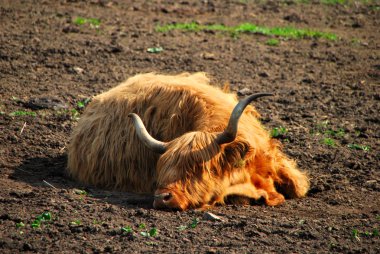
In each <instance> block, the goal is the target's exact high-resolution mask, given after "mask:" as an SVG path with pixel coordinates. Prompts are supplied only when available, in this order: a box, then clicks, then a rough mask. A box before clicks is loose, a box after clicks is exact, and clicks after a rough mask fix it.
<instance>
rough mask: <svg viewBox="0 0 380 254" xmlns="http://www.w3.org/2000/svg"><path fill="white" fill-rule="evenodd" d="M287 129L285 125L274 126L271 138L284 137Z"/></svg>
mask: <svg viewBox="0 0 380 254" xmlns="http://www.w3.org/2000/svg"><path fill="white" fill-rule="evenodd" d="M286 133H288V130H287V129H286V128H285V127H275V128H273V129H272V130H271V132H270V135H271V137H273V138H279V137H285V135H286Z"/></svg>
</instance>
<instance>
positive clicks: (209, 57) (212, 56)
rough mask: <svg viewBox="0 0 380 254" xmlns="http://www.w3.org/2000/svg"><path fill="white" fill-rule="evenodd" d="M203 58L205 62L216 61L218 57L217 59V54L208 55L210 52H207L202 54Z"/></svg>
mask: <svg viewBox="0 0 380 254" xmlns="http://www.w3.org/2000/svg"><path fill="white" fill-rule="evenodd" d="M201 57H202V58H203V59H205V60H215V59H216V57H215V54H213V53H208V52H205V53H202V54H201Z"/></svg>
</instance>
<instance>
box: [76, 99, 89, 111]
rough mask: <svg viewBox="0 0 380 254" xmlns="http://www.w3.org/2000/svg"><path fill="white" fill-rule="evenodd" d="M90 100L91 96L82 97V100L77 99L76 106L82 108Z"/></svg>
mask: <svg viewBox="0 0 380 254" xmlns="http://www.w3.org/2000/svg"><path fill="white" fill-rule="evenodd" d="M90 101H91V98H86V99H84V100H82V101H78V102H77V107H78V108H79V109H82V108H84V107H85V106H86V105H87V104H88V103H89V102H90Z"/></svg>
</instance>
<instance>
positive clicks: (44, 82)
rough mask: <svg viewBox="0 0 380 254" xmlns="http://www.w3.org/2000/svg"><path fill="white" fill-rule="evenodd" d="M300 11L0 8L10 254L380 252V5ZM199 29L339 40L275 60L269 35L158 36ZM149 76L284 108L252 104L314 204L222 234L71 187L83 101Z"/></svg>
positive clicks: (163, 5) (193, 214) (42, 1)
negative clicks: (200, 82) (162, 29)
mask: <svg viewBox="0 0 380 254" xmlns="http://www.w3.org/2000/svg"><path fill="white" fill-rule="evenodd" d="M298 2H299V1H238V0H236V1H211V0H205V1H192V0H185V1H170V0H169V1H159V0H152V1H151V0H145V1H111V0H91V1H81V0H59V1H48V0H39V1H37V0H33V1H25V0H0V99H1V101H0V112H1V113H0V186H1V187H0V252H1V253H17V252H24V251H25V252H38V253H104V252H114V253H121V252H125V253H134V252H168V253H192V252H195V253H327V252H333V253H380V239H379V229H380V198H379V192H380V173H379V165H380V156H379V155H380V148H379V145H380V139H379V138H380V128H379V122H380V114H379V112H380V106H379V105H380V61H379V59H380V50H379V49H380V18H379V17H380V12H379V9H380V4H379V2H376V1H372V3H369V4H363V3H355V4H350V5H344V6H343V5H326V4H321V3H319V1H310V2H312V3H309V4H302V3H298ZM77 17H85V18H97V19H100V21H101V23H100V26H99V27H98V28H96V27H94V26H93V25H90V24H88V23H87V24H83V25H77V24H75V23H74V19H75V18H77ZM191 21H197V22H199V23H200V24H214V23H218V24H225V25H237V24H240V23H244V22H251V23H255V24H258V25H262V26H269V27H272V26H293V27H297V28H311V29H314V30H319V31H324V32H332V33H335V34H337V35H338V36H339V37H340V39H339V40H336V41H328V40H325V39H301V40H294V39H291V40H286V39H281V38H280V45H278V46H269V45H267V44H266V41H267V40H268V37H265V36H262V35H257V34H244V35H240V36H239V37H238V38H234V37H231V36H230V35H229V34H226V33H220V32H212V31H204V32H183V31H171V32H167V33H159V32H156V31H155V29H154V28H155V26H156V25H158V24H169V23H173V22H191ZM152 47H162V48H163V49H164V50H163V51H162V52H160V53H156V54H153V53H149V52H147V49H148V48H152ZM152 71H154V72H160V73H180V72H184V71H188V72H195V71H205V72H207V73H208V74H209V75H210V77H212V79H213V80H214V81H215V82H216V83H218V84H219V85H223V84H225V83H227V82H228V83H230V85H231V89H232V90H233V91H236V92H238V91H240V93H243V94H244V93H251V92H261V91H269V92H274V93H276V94H277V96H275V97H273V98H270V99H265V100H261V101H260V102H259V103H256V104H255V105H256V106H257V108H258V110H259V112H260V113H261V114H262V122H263V124H264V125H265V126H266V128H268V130H270V129H273V128H275V127H280V126H282V127H284V128H286V129H287V133H285V134H284V135H280V136H279V137H278V138H279V139H281V140H282V142H283V144H284V150H285V152H286V153H287V154H288V155H289V156H290V157H292V158H295V159H296V160H297V161H298V163H299V166H300V168H302V169H305V170H307V171H308V172H309V174H310V178H311V189H310V192H309V194H308V196H307V197H306V198H304V199H298V200H295V199H293V200H287V201H286V203H285V204H283V205H281V206H279V207H268V206H265V205H257V204H256V205H251V206H234V205H229V206H224V207H215V208H213V209H211V211H210V212H212V213H214V214H216V215H218V216H220V217H221V218H222V221H209V220H202V217H203V215H204V212H201V211H186V212H167V211H157V210H154V209H153V208H152V198H150V197H142V196H136V195H133V194H128V193H119V192H112V191H109V190H101V189H97V188H94V187H92V186H83V185H81V184H79V183H77V182H75V181H74V180H72V179H70V178H69V177H67V176H66V174H65V167H66V157H65V153H66V150H65V147H66V145H67V141H68V138H69V135H70V133H71V131H72V129H73V128H74V127H75V125H76V119H77V117H80V115H79V114H80V113H81V112H82V110H83V109H82V108H81V105H80V104H78V102H81V101H83V100H85V99H86V98H91V97H92V96H94V95H96V94H99V93H101V92H102V91H106V90H107V89H109V88H111V87H114V86H116V85H117V84H118V83H120V82H121V81H123V80H125V79H126V78H128V77H130V76H132V75H134V74H137V73H144V72H152ZM25 111H27V112H34V114H36V115H35V116H34V115H32V114H33V113H29V114H30V115H24V116H22V115H21V116H20V114H22V113H20V112H25ZM15 112H19V113H15ZM359 145H360V146H359ZM355 148H357V149H355ZM360 148H361V149H360ZM49 184H50V185H51V186H49ZM44 212H49V215H51V218H48V215H46V214H45V219H46V220H45V221H41V225H40V226H39V227H37V228H33V227H32V223H33V222H34V221H35V219H36V217H37V216H38V215H41V214H42V213H44ZM46 216H47V217H46ZM197 219H198V220H199V221H198V220H197ZM37 222H38V220H37ZM123 227H124V230H123V229H122V228H123ZM128 227H130V228H128ZM151 229H157V233H156V234H157V235H156V236H151V237H148V236H146V234H145V236H144V235H143V234H144V232H150V230H151ZM128 231H132V232H128ZM141 232H143V234H141ZM152 232H153V231H152Z"/></svg>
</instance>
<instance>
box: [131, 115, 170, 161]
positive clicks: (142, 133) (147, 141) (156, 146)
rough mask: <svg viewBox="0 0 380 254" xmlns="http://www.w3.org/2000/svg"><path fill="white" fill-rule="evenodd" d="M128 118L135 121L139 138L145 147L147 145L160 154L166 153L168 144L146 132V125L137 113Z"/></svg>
mask: <svg viewBox="0 0 380 254" xmlns="http://www.w3.org/2000/svg"><path fill="white" fill-rule="evenodd" d="M128 117H131V118H132V119H133V123H134V126H135V128H136V133H137V136H138V137H139V139H140V140H141V141H142V142H143V143H144V145H146V147H148V148H149V149H150V150H152V151H153V152H156V153H159V154H163V153H164V152H165V151H166V143H165V142H161V141H158V140H156V139H155V138H153V137H152V136H151V135H150V134H149V133H148V131H147V130H146V128H145V126H144V123H143V122H142V120H141V118H140V117H139V116H138V115H136V114H135V113H130V114H128Z"/></svg>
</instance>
